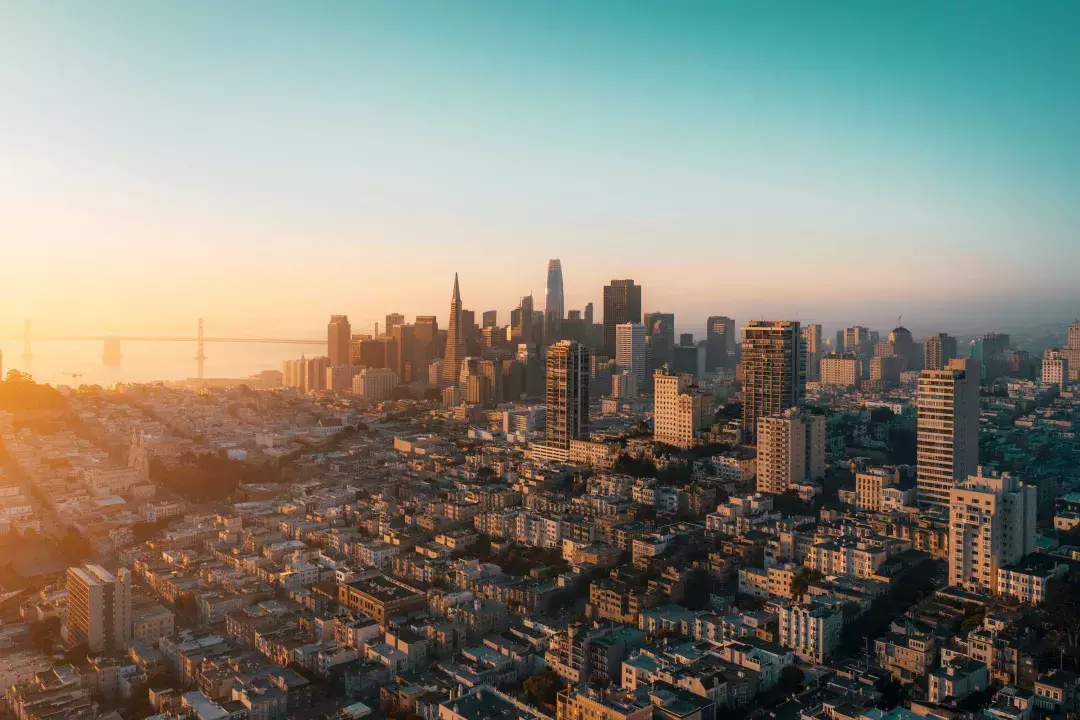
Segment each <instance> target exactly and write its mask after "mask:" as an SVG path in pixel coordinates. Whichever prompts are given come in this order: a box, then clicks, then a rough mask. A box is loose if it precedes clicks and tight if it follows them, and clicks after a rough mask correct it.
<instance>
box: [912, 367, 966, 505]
mask: <svg viewBox="0 0 1080 720" xmlns="http://www.w3.org/2000/svg"><path fill="white" fill-rule="evenodd" d="M954 363H956V361H955V360H953V361H951V363H950V367H947V368H946V369H944V370H923V371H922V374H921V375H920V376H919V389H918V395H917V398H916V401H915V404H916V407H917V409H918V413H919V420H918V435H917V461H918V482H917V486H918V491H919V504H920V505H927V506H931V507H938V508H941V509H942V510H944V509H946V508H947V507H948V505H949V493H950V491H951V490H952V489H953V488H954V487H956V485H957V483H959V482H961V481H963V480H964V478H966V477H967V476H969V475H971V474H972V473H973V472H975V468H976V467H977V466H978V464H979V373H978V371H976V370H972V371H968V370H967V369H966V368H964V367H961V366H959V365H956V364H954Z"/></svg>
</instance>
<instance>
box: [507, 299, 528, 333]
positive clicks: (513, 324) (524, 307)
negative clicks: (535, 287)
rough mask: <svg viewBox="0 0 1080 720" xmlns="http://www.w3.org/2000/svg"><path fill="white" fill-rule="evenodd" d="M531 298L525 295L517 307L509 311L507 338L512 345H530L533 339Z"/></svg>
mask: <svg viewBox="0 0 1080 720" xmlns="http://www.w3.org/2000/svg"><path fill="white" fill-rule="evenodd" d="M532 325H533V296H532V295H526V296H524V297H523V298H521V302H520V303H518V306H517V307H516V308H514V309H513V310H511V311H510V327H509V328H508V331H509V333H510V335H509V337H508V338H507V339H508V340H510V341H511V342H512V343H513V344H515V345H516V344H518V343H526V344H528V343H532V342H534V339H535V334H534V332H533V326H532Z"/></svg>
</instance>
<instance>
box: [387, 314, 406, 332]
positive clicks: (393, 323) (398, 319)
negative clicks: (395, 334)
mask: <svg viewBox="0 0 1080 720" xmlns="http://www.w3.org/2000/svg"><path fill="white" fill-rule="evenodd" d="M404 324H405V316H404V315H402V314H401V313H390V314H389V315H387V316H386V327H384V328H383V332H384V333H386V334H387V335H389V334H390V331H391V330H393V329H394V328H396V327H397V326H398V325H404Z"/></svg>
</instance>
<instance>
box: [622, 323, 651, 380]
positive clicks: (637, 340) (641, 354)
mask: <svg viewBox="0 0 1080 720" xmlns="http://www.w3.org/2000/svg"><path fill="white" fill-rule="evenodd" d="M615 341H616V342H615V365H616V367H617V368H618V369H619V371H620V372H622V371H627V372H630V373H631V374H632V375H633V376H634V378H635V380H637V386H638V390H639V391H640V390H645V389H646V388H647V387H648V385H646V384H645V383H646V379H647V377H648V374H647V368H646V367H645V363H646V357H645V326H644V325H642V324H641V323H639V322H628V323H623V324H622V325H619V326H617V327H616V328H615Z"/></svg>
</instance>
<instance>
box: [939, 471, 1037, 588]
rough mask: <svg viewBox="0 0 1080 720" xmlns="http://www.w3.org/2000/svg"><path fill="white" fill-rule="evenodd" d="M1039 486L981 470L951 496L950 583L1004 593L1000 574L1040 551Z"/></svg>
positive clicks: (953, 491) (952, 492)
mask: <svg viewBox="0 0 1080 720" xmlns="http://www.w3.org/2000/svg"><path fill="white" fill-rule="evenodd" d="M1035 504H1036V491H1035V487H1034V486H1033V485H1025V484H1024V483H1022V482H1020V481H1019V480H1017V479H1016V478H1013V477H1011V476H1009V475H1007V474H1003V475H1000V476H986V475H983V474H982V468H979V474H978V475H973V476H971V477H970V478H968V479H967V480H966V481H965V482H963V483H961V484H960V485H959V486H958V487H955V488H953V489H952V490H951V491H950V494H949V584H950V585H954V586H960V587H962V588H964V589H965V590H968V591H969V592H984V593H991V594H997V593H998V580H999V575H998V570H999V568H1001V567H1002V566H1006V565H1012V564H1014V563H1017V562H1019V561H1020V559H1021V558H1023V557H1024V556H1026V555H1028V554H1029V553H1032V552H1034V551H1035Z"/></svg>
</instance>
